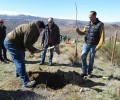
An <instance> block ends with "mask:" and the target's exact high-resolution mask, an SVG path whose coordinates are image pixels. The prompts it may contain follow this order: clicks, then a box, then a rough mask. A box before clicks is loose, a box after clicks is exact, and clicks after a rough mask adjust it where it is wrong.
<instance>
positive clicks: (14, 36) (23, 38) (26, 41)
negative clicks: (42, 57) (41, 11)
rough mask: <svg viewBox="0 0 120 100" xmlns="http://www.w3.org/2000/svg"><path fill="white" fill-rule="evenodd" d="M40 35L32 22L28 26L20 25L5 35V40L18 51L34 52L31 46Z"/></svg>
mask: <svg viewBox="0 0 120 100" xmlns="http://www.w3.org/2000/svg"><path fill="white" fill-rule="evenodd" d="M39 35H40V33H39V32H38V29H37V26H36V24H35V23H34V22H32V23H29V24H22V25H20V26H18V27H16V28H15V30H13V31H11V32H10V33H8V34H7V36H6V39H7V40H8V41H11V42H12V43H13V44H15V45H16V46H17V48H18V49H19V50H25V49H27V50H29V51H30V52H34V51H35V50H36V48H35V47H33V44H34V43H35V42H36V41H37V39H38V37H39Z"/></svg>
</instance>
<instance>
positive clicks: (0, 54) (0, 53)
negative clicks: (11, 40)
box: [0, 19, 9, 62]
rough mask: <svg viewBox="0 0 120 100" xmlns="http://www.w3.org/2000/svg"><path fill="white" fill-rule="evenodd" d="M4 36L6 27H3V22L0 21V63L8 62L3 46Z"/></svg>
mask: <svg viewBox="0 0 120 100" xmlns="http://www.w3.org/2000/svg"><path fill="white" fill-rule="evenodd" d="M5 36H6V26H5V25H4V21H3V20H2V19H1V20H0V61H1V62H6V61H9V60H8V59H7V55H6V51H7V50H6V48H5V46H4V39H5Z"/></svg>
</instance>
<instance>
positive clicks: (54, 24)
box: [46, 23, 55, 28]
mask: <svg viewBox="0 0 120 100" xmlns="http://www.w3.org/2000/svg"><path fill="white" fill-rule="evenodd" d="M54 26H55V23H53V25H52V27H51V28H54ZM48 27H49V26H48V24H47V25H46V28H48Z"/></svg>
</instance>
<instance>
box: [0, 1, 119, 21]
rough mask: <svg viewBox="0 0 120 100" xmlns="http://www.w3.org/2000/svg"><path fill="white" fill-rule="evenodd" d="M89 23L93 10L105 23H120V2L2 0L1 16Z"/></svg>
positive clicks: (0, 4)
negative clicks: (35, 17)
mask: <svg viewBox="0 0 120 100" xmlns="http://www.w3.org/2000/svg"><path fill="white" fill-rule="evenodd" d="M75 2H76V4H77V9H78V15H77V19H78V20H82V21H89V17H88V14H89V12H90V11H91V10H94V11H96V12H97V17H98V18H99V19H100V20H101V21H103V22H118V21H119V22H120V0H0V14H9V15H17V14H26V15H33V16H39V17H46V18H48V17H53V18H59V19H73V20H75V19H76V8H75Z"/></svg>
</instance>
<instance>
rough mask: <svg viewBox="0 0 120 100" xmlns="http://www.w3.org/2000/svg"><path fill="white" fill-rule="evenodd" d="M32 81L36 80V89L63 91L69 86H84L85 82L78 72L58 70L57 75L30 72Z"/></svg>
mask: <svg viewBox="0 0 120 100" xmlns="http://www.w3.org/2000/svg"><path fill="white" fill-rule="evenodd" d="M29 76H30V79H35V80H36V87H39V86H43V84H44V85H45V87H47V88H50V89H54V90H57V89H62V88H63V87H64V86H66V85H67V84H75V85H79V84H83V83H84V80H83V79H82V77H80V74H79V73H77V72H71V71H69V72H63V71H61V70H58V71H57V72H55V73H51V72H29Z"/></svg>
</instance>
